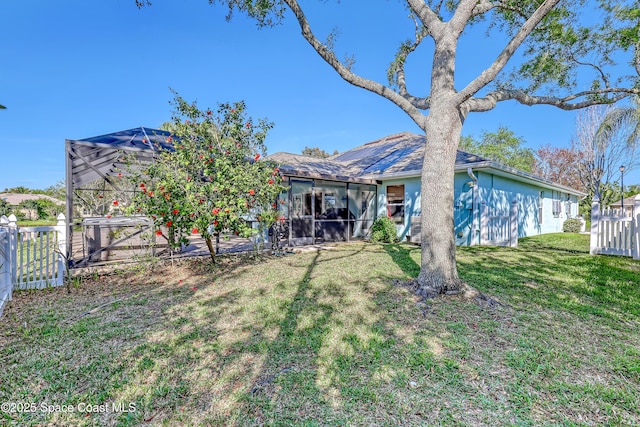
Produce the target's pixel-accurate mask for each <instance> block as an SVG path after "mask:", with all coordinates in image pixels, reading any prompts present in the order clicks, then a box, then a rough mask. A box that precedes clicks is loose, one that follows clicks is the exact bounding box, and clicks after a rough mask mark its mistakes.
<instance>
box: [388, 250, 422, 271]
mask: <svg viewBox="0 0 640 427" xmlns="http://www.w3.org/2000/svg"><path fill="white" fill-rule="evenodd" d="M383 248H384V250H385V252H386V253H387V254H389V256H390V257H391V259H392V260H393V262H395V263H396V264H397V265H398V267H400V269H401V270H402V272H403V273H404V274H406V275H407V276H409V277H411V278H416V277H418V274H420V265H419V264H418V263H417V262H415V261H414V259H413V257H412V255H413V254H415V253H417V254H418V256H419V255H420V246H415V245H412V246H408V245H403V244H387V245H384V246H383Z"/></svg>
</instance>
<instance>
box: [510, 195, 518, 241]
mask: <svg viewBox="0 0 640 427" xmlns="http://www.w3.org/2000/svg"><path fill="white" fill-rule="evenodd" d="M509 218H510V221H509V222H510V227H511V229H510V230H509V246H511V247H512V248H517V247H518V199H513V201H512V202H511V212H509Z"/></svg>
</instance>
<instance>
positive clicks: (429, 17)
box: [407, 0, 445, 38]
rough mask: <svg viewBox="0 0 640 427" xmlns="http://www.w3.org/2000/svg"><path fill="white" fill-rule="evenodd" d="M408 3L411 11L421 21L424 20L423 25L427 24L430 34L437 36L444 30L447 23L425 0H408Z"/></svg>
mask: <svg viewBox="0 0 640 427" xmlns="http://www.w3.org/2000/svg"><path fill="white" fill-rule="evenodd" d="M407 4H408V5H409V8H411V11H412V12H413V13H415V14H416V16H417V17H418V18H419V19H420V22H422V25H424V26H425V28H426V29H427V32H428V33H429V34H431V35H432V36H433V37H434V38H435V37H436V36H437V34H439V33H441V32H442V30H443V29H444V27H445V24H444V23H443V22H442V21H441V20H440V18H439V17H438V15H437V14H436V13H435V12H434V11H433V10H431V8H430V7H429V6H427V5H426V3H425V2H424V1H423V0H407ZM438 8H439V7H438Z"/></svg>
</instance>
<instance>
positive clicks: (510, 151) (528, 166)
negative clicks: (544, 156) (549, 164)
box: [459, 126, 536, 172]
mask: <svg viewBox="0 0 640 427" xmlns="http://www.w3.org/2000/svg"><path fill="white" fill-rule="evenodd" d="M524 143H525V140H524V138H522V137H520V136H516V134H515V133H513V131H512V130H510V129H508V128H506V127H504V126H500V127H499V128H498V130H497V132H487V131H484V132H482V137H481V139H480V141H477V140H475V139H473V137H470V136H463V137H462V138H460V146H459V148H460V149H461V150H464V151H467V152H469V153H473V154H477V155H478V156H481V157H486V158H488V159H491V160H493V161H495V162H498V163H501V164H503V165H505V166H511V167H512V168H516V169H520V170H522V171H525V172H532V171H533V168H534V166H535V163H536V158H535V155H534V153H533V150H531V149H530V148H524V147H523V145H524Z"/></svg>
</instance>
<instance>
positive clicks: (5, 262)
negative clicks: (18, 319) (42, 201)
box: [0, 214, 67, 314]
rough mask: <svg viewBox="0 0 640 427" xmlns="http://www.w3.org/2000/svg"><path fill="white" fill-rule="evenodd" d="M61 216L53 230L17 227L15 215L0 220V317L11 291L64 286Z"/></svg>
mask: <svg viewBox="0 0 640 427" xmlns="http://www.w3.org/2000/svg"><path fill="white" fill-rule="evenodd" d="M66 266H67V262H66V227H65V218H64V215H62V214H60V215H59V216H58V223H57V225H55V226H43V227H22V228H21V227H18V226H17V224H16V217H15V215H11V216H10V217H9V218H7V217H5V216H3V217H0V314H2V309H3V308H4V305H5V304H6V303H7V301H10V300H11V293H12V291H13V290H14V289H42V288H46V287H51V286H60V285H62V284H63V283H64V274H65V271H66Z"/></svg>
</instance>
